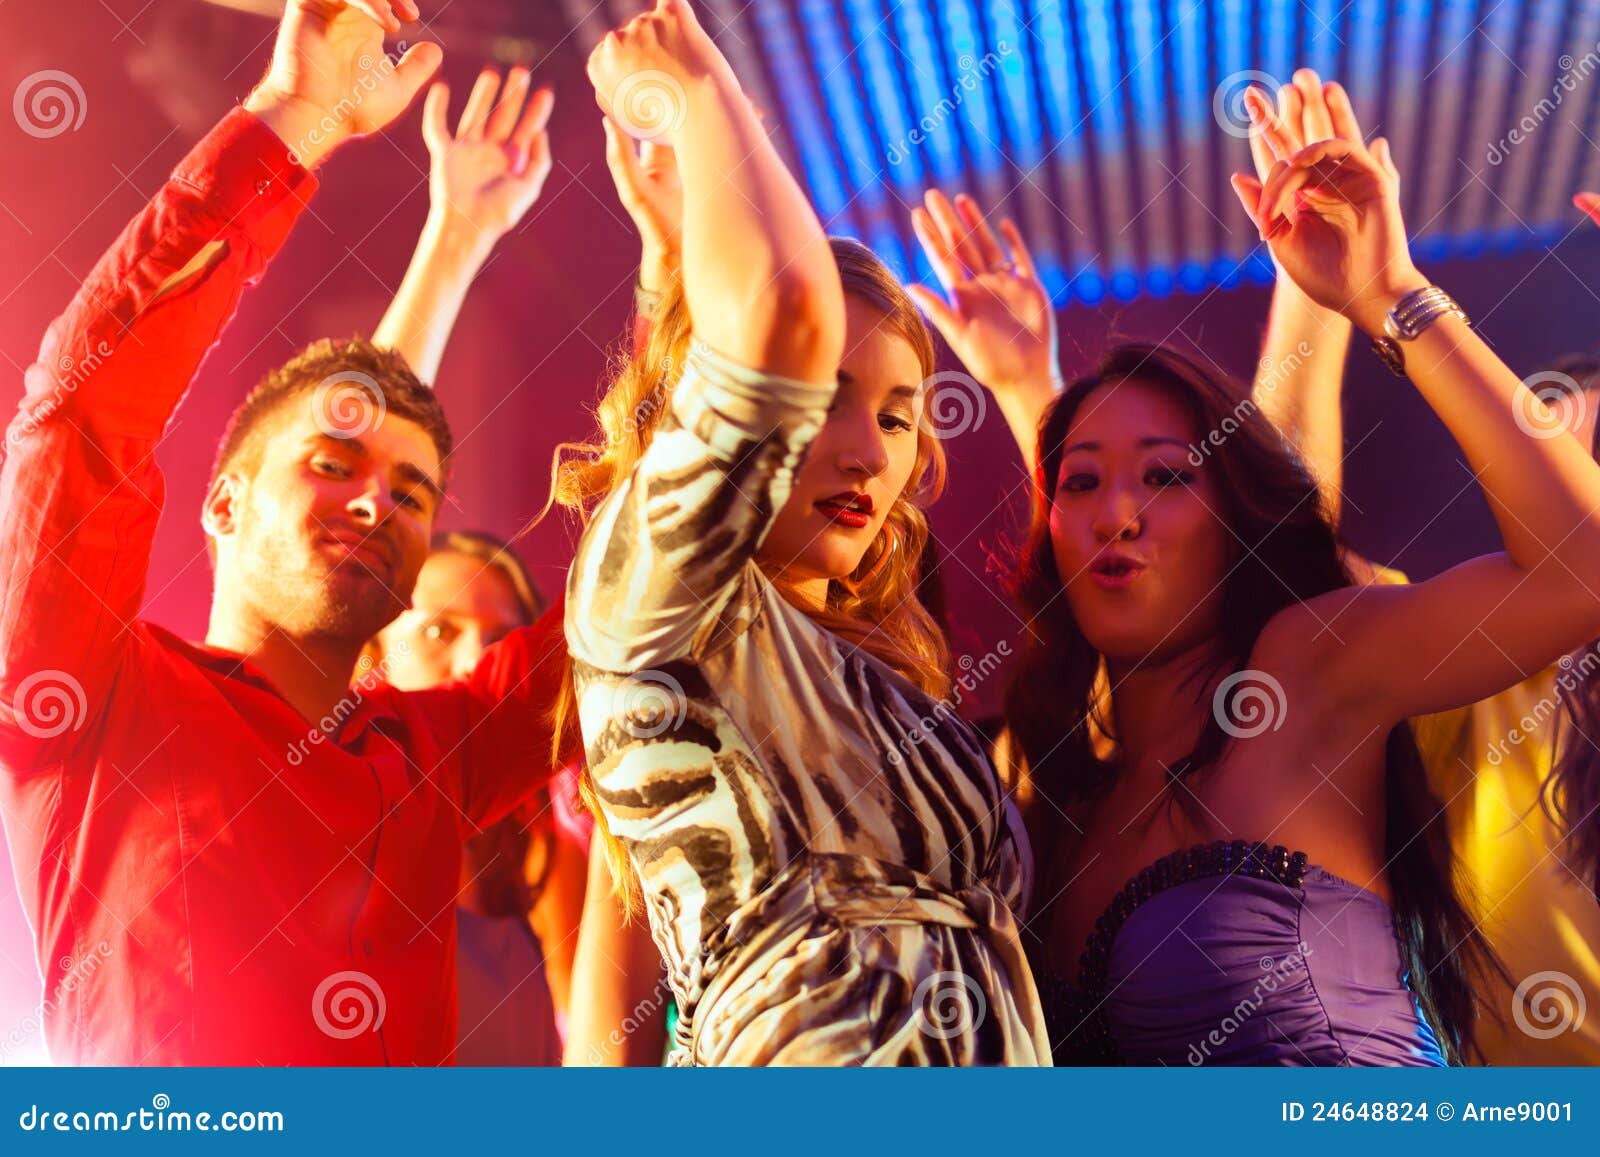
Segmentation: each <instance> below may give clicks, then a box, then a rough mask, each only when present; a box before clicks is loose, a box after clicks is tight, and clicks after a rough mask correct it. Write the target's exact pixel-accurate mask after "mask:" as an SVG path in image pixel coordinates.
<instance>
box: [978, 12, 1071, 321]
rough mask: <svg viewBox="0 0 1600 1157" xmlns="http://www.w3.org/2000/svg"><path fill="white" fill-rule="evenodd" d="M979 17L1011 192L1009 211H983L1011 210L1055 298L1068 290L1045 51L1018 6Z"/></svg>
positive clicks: (1004, 170)
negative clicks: (1050, 151) (1060, 253)
mask: <svg viewBox="0 0 1600 1157" xmlns="http://www.w3.org/2000/svg"><path fill="white" fill-rule="evenodd" d="M980 15H982V16H986V17H987V20H986V24H985V26H984V32H983V39H984V41H985V43H987V44H989V45H990V46H991V47H990V49H989V53H990V54H991V56H992V58H993V62H994V63H993V67H992V68H987V76H986V79H987V81H988V83H989V84H990V85H991V86H992V89H993V91H994V93H995V95H996V104H997V106H998V108H999V112H1000V118H1001V121H1002V124H1003V126H1004V130H1003V136H1002V138H1001V139H1002V140H1003V141H1004V142H1005V144H1006V149H1005V153H1004V155H1003V156H1002V157H1001V158H1000V162H1001V164H1002V165H1003V166H1006V167H1005V168H1002V169H1001V170H999V171H1000V172H1002V173H1004V176H1005V182H1006V185H1007V187H1008V189H1009V191H1010V195H1009V197H1008V198H1007V200H1008V205H1006V206H1002V205H1000V204H998V203H997V202H992V201H991V202H986V204H985V208H986V209H988V210H990V211H995V210H1002V209H1009V211H1010V213H1011V216H1012V217H1013V219H1014V220H1015V221H1016V222H1017V226H1018V228H1020V229H1021V230H1022V233H1023V237H1024V238H1025V239H1026V240H1027V241H1028V248H1029V250H1030V252H1032V253H1033V255H1034V259H1035V261H1037V262H1038V263H1039V265H1040V269H1039V274H1040V277H1041V279H1042V280H1044V282H1045V286H1046V288H1047V289H1049V290H1050V292H1051V295H1052V297H1053V296H1054V295H1055V293H1056V292H1057V291H1058V290H1060V289H1062V288H1064V285H1063V278H1062V276H1061V263H1060V261H1058V260H1057V259H1056V258H1055V256H1054V251H1055V249H1056V247H1057V245H1058V241H1057V240H1056V215H1055V213H1054V212H1053V211H1052V209H1051V201H1052V199H1053V198H1054V197H1055V196H1056V195H1057V190H1056V188H1055V182H1054V180H1053V179H1052V178H1053V173H1052V172H1051V170H1050V162H1049V160H1048V159H1047V158H1046V154H1045V149H1046V146H1047V138H1046V134H1045V130H1044V125H1043V124H1042V123H1041V121H1040V115H1039V110H1040V108H1041V105H1042V102H1041V101H1040V98H1039V94H1038V92H1037V91H1036V88H1037V86H1038V84H1039V83H1040V81H1041V80H1042V78H1043V76H1044V69H1043V61H1042V53H1041V52H1040V49H1042V45H1041V44H1040V43H1039V42H1038V40H1037V39H1036V37H1035V33H1034V31H1033V29H1031V28H1030V27H1028V26H1027V25H1026V24H1025V22H1024V15H1025V14H1024V12H1023V11H1022V10H1021V8H1020V7H1019V0H1001V2H998V3H993V4H988V5H986V6H984V7H983V8H981V9H980ZM987 61H988V58H987V57H986V58H985V60H984V61H980V68H984V67H986V66H987ZM1046 265H1048V271H1047V270H1046V268H1045V266H1046Z"/></svg>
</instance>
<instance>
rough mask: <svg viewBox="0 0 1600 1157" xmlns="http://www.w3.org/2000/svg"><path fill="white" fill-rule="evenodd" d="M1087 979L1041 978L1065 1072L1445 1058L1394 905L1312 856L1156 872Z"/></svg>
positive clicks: (1241, 854)
mask: <svg viewBox="0 0 1600 1157" xmlns="http://www.w3.org/2000/svg"><path fill="white" fill-rule="evenodd" d="M1080 963H1081V971H1080V972H1079V975H1078V981H1077V983H1076V984H1069V983H1067V982H1065V981H1064V980H1063V979H1062V978H1061V977H1059V976H1056V975H1053V974H1051V973H1050V972H1048V971H1047V970H1040V973H1041V975H1040V977H1039V980H1040V994H1041V997H1042V998H1043V1001H1044V1006H1045V1015H1046V1020H1047V1022H1048V1023H1049V1026H1050V1037H1051V1046H1052V1049H1053V1051H1054V1054H1055V1058H1056V1063H1057V1064H1090V1065H1096V1064H1098V1065H1115V1064H1129V1065H1158V1064H1164V1065H1203V1064H1209V1065H1411V1066H1439V1065H1443V1064H1444V1063H1445V1060H1444V1056H1443V1054H1442V1053H1441V1051H1440V1048H1439V1043H1438V1040H1437V1038H1436V1037H1435V1036H1434V1033H1433V1030H1432V1029H1431V1028H1429V1026H1428V1023H1427V1022H1426V1021H1425V1020H1424V1019H1423V1017H1422V1012H1421V1010H1420V1009H1419V1008H1418V1006H1417V1001H1416V998H1415V996H1414V995H1413V993H1412V991H1411V989H1410V988H1409V987H1408V986H1407V984H1406V979H1405V970H1404V967H1403V965H1402V963H1401V959H1400V944H1399V941H1398V940H1397V939H1396V937H1395V928H1394V914H1393V912H1392V911H1391V910H1390V908H1389V906H1388V905H1387V904H1386V903H1384V901H1383V900H1382V899H1381V898H1380V897H1378V896H1377V895H1375V894H1373V893H1372V892H1369V891H1367V890H1366V889H1365V888H1360V887H1357V886H1356V885H1355V884H1352V883H1350V882H1349V881H1348V880H1343V879H1341V878H1339V877H1338V876H1335V875H1332V874H1331V873H1329V872H1326V871H1324V870H1323V869H1321V868H1318V867H1315V866H1314V865H1310V864H1308V863H1307V858H1306V855H1305V853H1304V852H1295V853H1292V854H1291V853H1290V852H1289V851H1288V849H1286V848H1284V847H1282V846H1278V847H1268V846H1267V845H1266V844H1261V843H1257V844H1250V843H1246V842H1245V841H1243V840H1235V841H1233V842H1232V843H1227V842H1221V841H1219V842H1218V843H1215V844H1201V845H1197V846H1196V847H1192V848H1189V849H1186V850H1184V851H1180V852H1174V853H1173V854H1172V855H1169V856H1164V857H1163V858H1162V859H1160V860H1157V861H1156V862H1155V863H1154V864H1152V865H1150V866H1149V867H1148V868H1146V869H1145V870H1144V871H1142V872H1140V873H1139V874H1138V875H1137V876H1135V877H1134V878H1133V879H1132V880H1130V881H1129V882H1128V884H1127V886H1126V887H1124V888H1123V890H1122V891H1121V892H1119V893H1118V894H1117V896H1116V898H1115V899H1114V900H1113V901H1112V902H1111V904H1110V905H1109V906H1108V907H1107V908H1106V911H1105V913H1104V914H1103V915H1101V917H1100V919H1099V920H1098V921H1096V923H1095V931H1094V933H1093V934H1092V935H1091V936H1090V937H1089V942H1088V946H1087V948H1086V950H1085V952H1084V954H1083V957H1082V960H1081V961H1080Z"/></svg>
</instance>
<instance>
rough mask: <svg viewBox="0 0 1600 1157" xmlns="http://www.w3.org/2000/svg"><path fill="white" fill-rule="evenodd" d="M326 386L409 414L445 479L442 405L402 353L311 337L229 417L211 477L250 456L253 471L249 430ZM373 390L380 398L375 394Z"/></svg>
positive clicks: (448, 441)
mask: <svg viewBox="0 0 1600 1157" xmlns="http://www.w3.org/2000/svg"><path fill="white" fill-rule="evenodd" d="M324 385H329V386H330V387H331V388H332V389H335V390H337V389H340V388H343V389H346V390H358V391H360V392H363V393H366V394H367V395H368V396H369V398H371V400H372V401H373V402H375V403H378V404H380V405H381V406H382V407H383V413H384V414H385V415H386V416H394V417H400V418H405V419H407V420H408V421H411V422H415V423H416V424H417V425H419V426H421V427H422V428H423V429H424V430H426V431H427V432H428V436H429V437H430V438H432V439H433V446H434V449H435V450H437V451H438V453H439V466H440V474H441V479H440V483H441V485H442V484H443V481H444V477H445V476H448V473H449V462H450V452H451V450H452V449H453V447H454V442H453V440H452V438H451V435H450V424H449V422H447V421H446V420H445V416H444V407H443V406H441V405H440V404H439V399H438V396H437V395H436V394H435V393H434V392H433V390H432V389H430V388H429V387H428V386H426V385H424V384H423V382H422V381H421V380H420V379H419V378H418V377H417V375H416V374H415V373H413V372H412V370H411V366H410V365H409V364H408V363H407V362H406V359H405V358H404V357H403V356H402V355H400V354H398V353H396V352H395V351H394V350H388V349H382V348H380V347H378V346H375V345H373V344H372V343H371V342H370V341H368V340H367V339H366V338H364V337H353V338H350V339H349V340H348V341H335V340H333V339H332V338H323V339H322V340H321V341H315V342H312V343H311V344H310V345H308V346H307V347H306V348H305V349H303V350H301V351H300V353H298V354H296V355H295V356H294V357H293V358H291V359H290V360H289V361H287V362H285V363H284V364H283V365H281V366H279V367H278V368H277V369H275V370H273V371H272V372H271V373H269V374H268V375H267V376H266V377H265V378H263V379H262V380H261V381H260V382H259V383H257V385H256V386H255V388H254V389H252V390H251V391H250V393H249V394H247V395H246V396H245V399H244V401H242V402H240V403H239V406H238V408H237V409H235V410H234V411H233V414H232V416H230V417H229V418H228V425H227V427H226V428H225V429H224V430H223V432H222V440H221V442H220V443H219V444H218V447H217V458H216V462H215V464H213V466H212V467H211V480H212V481H213V482H214V481H216V478H217V475H219V474H221V473H223V472H224V471H225V470H230V469H235V468H237V467H238V465H239V463H240V461H241V460H245V461H246V466H245V469H246V470H247V472H250V473H253V472H254V471H255V468H256V466H257V465H258V464H259V452H260V451H259V445H258V442H257V440H256V439H253V438H252V437H251V435H252V434H254V433H255V432H257V431H258V430H260V429H261V427H262V425H263V424H264V423H265V421H266V420H267V419H268V418H270V417H272V416H273V415H274V414H276V413H277V412H278V411H279V410H281V409H282V408H283V406H284V405H285V404H286V403H288V402H290V401H292V400H294V399H295V398H297V397H299V396H300V395H302V394H307V393H311V392H313V391H315V390H318V389H320V388H322V387H323V386H324ZM374 391H376V393H377V395H378V396H377V397H371V395H372V394H373V393H374Z"/></svg>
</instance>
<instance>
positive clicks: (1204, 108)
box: [1164, 0, 1232, 293]
mask: <svg viewBox="0 0 1600 1157" xmlns="http://www.w3.org/2000/svg"><path fill="white" fill-rule="evenodd" d="M1165 11H1166V14H1167V27H1166V29H1165V30H1164V31H1165V33H1166V36H1167V43H1168V44H1169V45H1170V46H1171V47H1172V77H1171V82H1172V93H1173V100H1174V103H1175V104H1176V106H1177V108H1176V110H1175V111H1176V115H1177V118H1178V122H1179V125H1180V126H1181V127H1180V137H1179V140H1178V156H1179V162H1178V170H1179V171H1180V172H1181V173H1182V174H1183V183H1184V186H1185V190H1186V191H1185V192H1181V193H1179V194H1178V198H1179V202H1180V203H1179V208H1178V220H1179V222H1180V226H1179V235H1180V236H1182V237H1185V238H1198V237H1206V236H1209V235H1210V232H1211V229H1212V225H1213V222H1212V219H1211V218H1212V214H1213V213H1215V214H1216V216H1218V217H1221V218H1222V219H1223V220H1224V221H1228V220H1232V217H1231V216H1230V214H1229V213H1228V212H1227V211H1226V210H1219V209H1216V208H1214V207H1213V208H1212V209H1211V210H1210V211H1208V210H1207V207H1206V205H1207V201H1215V203H1216V204H1217V205H1224V206H1225V205H1227V202H1225V201H1217V200H1216V198H1215V195H1214V186H1215V182H1213V181H1211V180H1208V176H1209V175H1210V173H1211V169H1212V163H1211V150H1212V147H1213V146H1214V145H1215V144H1216V139H1217V137H1218V136H1220V135H1224V134H1222V133H1221V130H1219V129H1218V128H1217V122H1216V121H1215V119H1213V117H1212V115H1211V92H1212V88H1211V86H1210V85H1208V84H1207V83H1206V73H1207V60H1208V57H1207V54H1206V50H1205V44H1206V23H1207V13H1206V6H1205V4H1204V3H1203V0H1168V4H1167V7H1166V10H1165ZM1223 191H1224V192H1229V190H1227V189H1224V190H1223ZM1177 275H1178V286H1179V288H1181V289H1185V290H1187V291H1189V292H1190V293H1197V292H1199V291H1200V290H1202V289H1204V288H1205V286H1206V276H1207V275H1206V266H1205V262H1204V261H1202V260H1200V259H1199V257H1198V255H1197V254H1196V253H1195V252H1194V247H1193V244H1192V242H1191V244H1190V246H1189V249H1188V251H1187V252H1185V254H1184V256H1183V260H1182V263H1181V264H1180V265H1179V266H1178V271H1177Z"/></svg>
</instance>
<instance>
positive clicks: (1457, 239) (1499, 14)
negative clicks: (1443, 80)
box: [1451, 0, 1526, 257]
mask: <svg viewBox="0 0 1600 1157" xmlns="http://www.w3.org/2000/svg"><path fill="white" fill-rule="evenodd" d="M1520 15H1521V6H1520V5H1515V4H1511V3H1509V0H1508V2H1507V3H1502V4H1501V5H1500V6H1499V7H1497V8H1491V9H1490V10H1489V11H1488V12H1487V13H1485V14H1484V15H1483V16H1482V17H1481V23H1480V25H1479V26H1478V29H1477V31H1476V32H1475V33H1474V36H1473V39H1474V41H1475V42H1476V43H1477V44H1478V45H1479V46H1480V48H1481V51H1479V53H1478V54H1477V57H1476V64H1477V67H1476V68H1475V69H1474V70H1473V73H1472V77H1473V81H1474V89H1475V93H1474V96H1475V97H1476V99H1475V101H1474V103H1473V105H1472V106H1471V107H1470V111H1469V115H1468V117H1467V118H1466V119H1467V120H1469V121H1470V123H1471V128H1470V130H1469V132H1470V135H1469V136H1468V137H1467V139H1466V142H1465V143H1466V144H1467V146H1468V147H1469V148H1475V149H1477V150H1482V149H1483V148H1484V142H1486V141H1491V140H1493V139H1495V138H1496V137H1497V136H1500V135H1501V134H1503V133H1504V132H1505V130H1506V127H1507V126H1508V125H1510V124H1511V123H1512V122H1513V121H1514V120H1516V119H1517V118H1518V117H1520V116H1521V115H1522V114H1523V112H1524V111H1526V110H1523V109H1514V108H1513V107H1512V103H1511V102H1512V94H1513V92H1514V84H1515V82H1516V80H1517V70H1516V68H1515V67H1514V66H1513V65H1512V63H1511V61H1510V60H1509V59H1507V56H1506V54H1507V53H1508V52H1510V50H1511V46H1512V45H1513V44H1514V43H1515V42H1516V39H1517V22H1518V18H1519V16H1520ZM1474 114H1475V115H1474ZM1459 155H1461V156H1467V155H1469V154H1467V153H1462V154H1459ZM1473 168H1474V169H1478V170H1482V169H1484V168H1486V166H1483V165H1474V166H1473ZM1457 171H1458V172H1459V173H1461V182H1462V186H1463V187H1462V188H1461V195H1460V196H1459V197H1458V198H1457V200H1456V202H1455V207H1456V212H1457V214H1458V216H1459V219H1460V220H1463V221H1465V222H1467V225H1466V227H1465V228H1462V229H1457V230H1455V231H1454V233H1455V236H1454V238H1453V243H1452V245H1451V252H1452V253H1454V254H1456V255H1458V256H1462V257H1477V256H1479V255H1481V254H1482V253H1483V251H1484V250H1485V248H1486V247H1487V246H1488V231H1487V230H1486V229H1485V228H1484V223H1485V222H1486V221H1487V220H1488V219H1489V217H1490V208H1491V206H1492V204H1493V202H1494V198H1493V197H1491V196H1490V195H1489V188H1490V186H1489V180H1490V179H1491V178H1492V176H1493V174H1492V173H1484V174H1481V175H1480V176H1479V178H1478V179H1476V180H1473V179H1469V178H1467V176H1466V174H1465V172H1464V171H1462V170H1460V168H1459V166H1458V169H1457Z"/></svg>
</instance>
